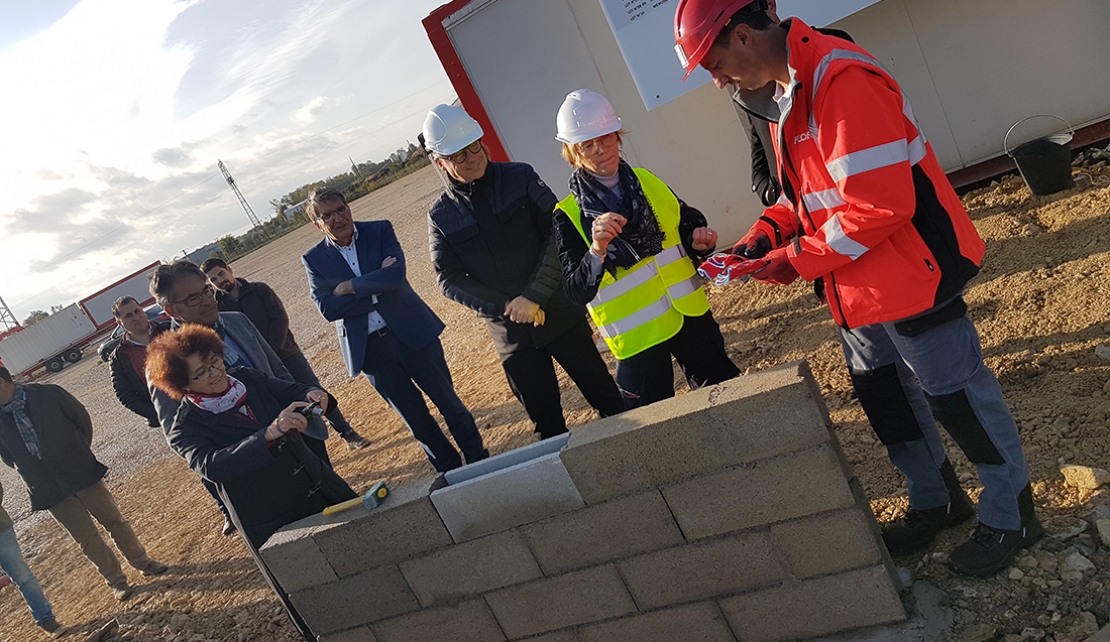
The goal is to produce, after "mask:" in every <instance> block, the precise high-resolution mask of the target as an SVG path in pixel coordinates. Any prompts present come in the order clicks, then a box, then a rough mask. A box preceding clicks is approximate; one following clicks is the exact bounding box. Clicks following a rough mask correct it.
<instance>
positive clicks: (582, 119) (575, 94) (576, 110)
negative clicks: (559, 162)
mask: <svg viewBox="0 0 1110 642" xmlns="http://www.w3.org/2000/svg"><path fill="white" fill-rule="evenodd" d="M555 124H556V127H557V128H558V132H557V133H556V134H555V140H557V141H559V142H561V143H569V144H571V145H574V144H576V143H581V142H584V141H587V140H590V139H591V138H597V137H598V136H604V135H605V134H609V133H612V132H615V131H619V130H620V128H621V119H620V118H617V113H616V112H615V111H613V106H612V105H610V104H609V101H608V100H605V96H602V95H601V94H599V93H596V92H592V91H590V90H589V89H579V90H577V91H572V92H570V93H569V94H567V98H566V100H564V101H563V105H562V106H561V107H559V115H558V116H556V118H555Z"/></svg>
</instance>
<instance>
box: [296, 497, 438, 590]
mask: <svg viewBox="0 0 1110 642" xmlns="http://www.w3.org/2000/svg"><path fill="white" fill-rule="evenodd" d="M431 483H432V482H431V480H429V479H425V480H421V481H419V482H414V483H412V484H405V485H403V486H400V487H398V488H396V489H391V491H390V494H389V497H388V498H386V500H385V502H383V503H382V505H381V506H379V507H377V508H375V509H373V510H369V511H368V510H366V509H364V508H362V507H359V508H353V509H351V510H349V511H345V512H343V513H339V514H338V515H335V516H333V519H336V522H335V523H331V524H327V525H325V526H321V527H319V528H316V529H315V531H314V533H313V538H314V539H315V540H316V543H317V544H318V545H319V547H320V551H321V552H323V554H324V556H325V557H326V558H327V559H328V562H329V563H330V564H331V566H332V568H334V569H335V572H336V574H337V575H339V576H340V577H346V576H350V575H355V574H357V573H361V572H363V571H367V570H370V569H372V568H376V567H378V566H383V565H388V564H395V563H397V562H399V561H401V560H404V559H407V558H409V557H412V556H413V555H419V554H420V553H424V552H427V551H431V550H434V549H437V548H440V547H443V546H447V545H449V544H451V535H450V534H448V532H447V528H446V527H444V525H443V520H441V519H440V518H439V514H438V513H437V512H436V510H435V507H434V506H432V502H431V500H430V499H429V498H428V495H429V490H428V489H429V486H430V485H431Z"/></svg>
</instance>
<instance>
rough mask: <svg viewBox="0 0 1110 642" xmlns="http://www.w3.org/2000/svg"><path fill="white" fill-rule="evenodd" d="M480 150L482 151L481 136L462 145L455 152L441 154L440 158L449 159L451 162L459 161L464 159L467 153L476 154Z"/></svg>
mask: <svg viewBox="0 0 1110 642" xmlns="http://www.w3.org/2000/svg"><path fill="white" fill-rule="evenodd" d="M480 151H482V139H481V138H479V139H478V140H476V141H474V142H473V143H470V144H469V145H467V146H466V147H463V148H462V149H460V150H459V151H457V152H455V153H454V154H450V155H448V156H443V157H442V158H446V159H447V160H449V161H451V162H452V163H461V162H463V161H465V160H466V156H467V154H477V153H478V152H480Z"/></svg>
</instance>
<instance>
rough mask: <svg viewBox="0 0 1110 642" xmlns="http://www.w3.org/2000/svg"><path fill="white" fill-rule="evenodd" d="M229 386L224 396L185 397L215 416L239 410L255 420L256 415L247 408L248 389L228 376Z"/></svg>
mask: <svg viewBox="0 0 1110 642" xmlns="http://www.w3.org/2000/svg"><path fill="white" fill-rule="evenodd" d="M227 384H228V385H227V392H225V393H223V394H222V395H206V394H202V393H199V392H190V393H188V394H186V395H185V397H186V398H187V399H188V400H189V401H191V402H193V404H195V405H196V406H197V407H198V408H200V409H201V410H207V411H208V412H210V413H212V414H215V415H218V414H220V413H224V412H228V411H232V410H237V411H238V412H239V413H240V414H243V415H246V416H248V417H250V418H251V419H254V413H253V412H251V409H250V408H248V407H247V387H246V386H244V385H243V382H242V381H239V380H238V379H236V378H235V377H232V376H231V375H227Z"/></svg>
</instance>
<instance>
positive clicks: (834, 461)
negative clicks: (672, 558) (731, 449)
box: [663, 444, 854, 540]
mask: <svg viewBox="0 0 1110 642" xmlns="http://www.w3.org/2000/svg"><path fill="white" fill-rule="evenodd" d="M663 496H664V497H665V498H666V499H667V505H668V506H670V507H671V513H672V514H674V516H675V519H677V520H678V525H679V527H680V528H681V529H682V532H683V534H684V535H685V536H686V538H687V539H690V540H695V539H700V538H703V537H711V536H713V535H720V534H723V533H728V532H731V531H736V530H741V529H745V528H751V527H753V526H762V525H764V524H771V523H774V522H780V521H784V520H789V519H794V518H797V517H803V516H805V515H812V514H814V513H820V512H825V511H829V510H834V509H837V508H848V507H849V506H852V505H854V500H853V497H852V494H851V492H850V491H849V489H848V480H847V479H845V477H844V471H843V469H842V468H841V467H840V460H839V459H838V457H837V454H836V451H835V450H834V449H833V448H832V447H831V445H828V444H826V445H823V446H819V447H817V448H814V449H811V450H806V451H803V452H798V453H792V454H789V455H783V456H782V457H778V458H775V459H769V460H764V461H760V462H756V463H754V464H747V465H744V466H741V467H738V468H734V469H731V470H726V471H724V472H721V473H717V474H715V475H709V476H706V477H701V478H699V479H695V480H692V481H689V482H685V483H682V484H676V485H674V486H668V487H665V488H664V489H663Z"/></svg>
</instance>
